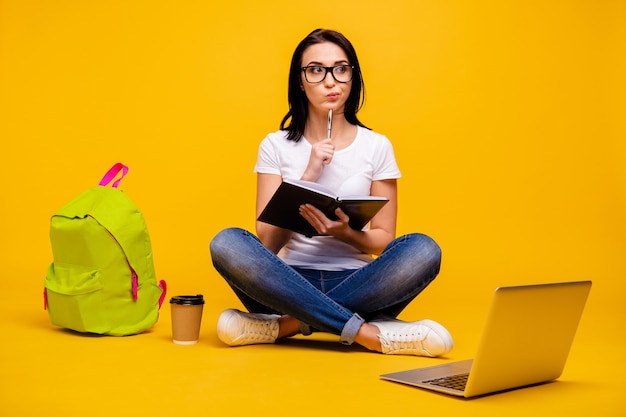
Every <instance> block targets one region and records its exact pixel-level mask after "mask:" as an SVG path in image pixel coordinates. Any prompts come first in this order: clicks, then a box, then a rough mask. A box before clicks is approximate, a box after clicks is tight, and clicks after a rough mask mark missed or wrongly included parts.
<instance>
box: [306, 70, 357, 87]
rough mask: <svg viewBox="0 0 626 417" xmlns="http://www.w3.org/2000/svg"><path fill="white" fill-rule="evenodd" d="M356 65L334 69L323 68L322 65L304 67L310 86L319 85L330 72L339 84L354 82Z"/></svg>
mask: <svg viewBox="0 0 626 417" xmlns="http://www.w3.org/2000/svg"><path fill="white" fill-rule="evenodd" d="M353 69H354V65H335V66H334V67H322V66H320V65H308V66H306V67H302V72H304V79H305V80H306V81H307V82H308V83H309V84H319V83H321V82H322V81H324V80H325V79H326V75H328V73H329V72H330V73H331V74H332V76H333V78H334V79H335V81H337V82H338V83H348V82H350V81H352V76H353V72H354V71H353Z"/></svg>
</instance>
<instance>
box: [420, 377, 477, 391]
mask: <svg viewBox="0 0 626 417" xmlns="http://www.w3.org/2000/svg"><path fill="white" fill-rule="evenodd" d="M468 377H469V373H467V374H459V375H451V376H447V377H445V378H437V379H430V380H428V381H424V382H425V383H427V384H431V385H437V386H439V387H445V388H451V389H455V390H459V391H463V390H465V384H467V378H468Z"/></svg>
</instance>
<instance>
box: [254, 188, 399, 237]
mask: <svg viewBox="0 0 626 417" xmlns="http://www.w3.org/2000/svg"><path fill="white" fill-rule="evenodd" d="M388 201H389V200H387V199H386V198H385V197H376V196H363V197H344V198H340V197H336V196H334V195H332V194H331V193H330V192H328V191H327V190H325V189H323V187H322V186H320V185H319V184H316V183H310V182H306V181H293V180H291V181H290V180H284V181H283V183H282V184H281V185H280V186H279V187H278V189H277V190H276V192H275V193H274V195H273V196H272V198H271V199H270V201H269V202H268V203H267V206H266V207H265V209H264V210H263V212H261V215H260V216H259V218H258V219H257V220H259V221H262V222H264V223H269V224H272V225H274V226H278V227H282V228H284V229H289V230H292V231H294V232H297V233H300V234H303V235H305V236H308V237H311V236H318V235H319V234H318V233H317V231H316V230H315V229H314V228H313V226H311V225H310V224H309V222H307V221H306V219H305V218H304V217H302V215H300V209H299V208H300V206H301V205H302V204H306V203H308V204H312V205H313V206H315V207H317V208H318V209H319V210H321V211H323V212H324V214H326V216H328V218H329V219H333V220H336V219H337V216H335V209H336V208H337V207H341V209H342V210H343V212H344V213H346V214H347V215H348V217H349V218H350V227H352V228H353V229H355V230H361V229H363V227H365V225H366V224H367V223H369V221H370V220H371V219H372V217H374V216H375V215H376V213H378V211H379V210H380V209H381V208H382V207H383V206H384V205H385V204H387V202H388Z"/></svg>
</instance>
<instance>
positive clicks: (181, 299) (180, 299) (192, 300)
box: [170, 294, 204, 305]
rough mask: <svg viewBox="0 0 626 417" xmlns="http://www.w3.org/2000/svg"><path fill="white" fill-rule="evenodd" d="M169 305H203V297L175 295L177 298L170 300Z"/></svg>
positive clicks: (199, 295)
mask: <svg viewBox="0 0 626 417" xmlns="http://www.w3.org/2000/svg"><path fill="white" fill-rule="evenodd" d="M170 304H182V305H199V304H204V297H203V296H202V294H197V295H177V296H174V297H172V298H170Z"/></svg>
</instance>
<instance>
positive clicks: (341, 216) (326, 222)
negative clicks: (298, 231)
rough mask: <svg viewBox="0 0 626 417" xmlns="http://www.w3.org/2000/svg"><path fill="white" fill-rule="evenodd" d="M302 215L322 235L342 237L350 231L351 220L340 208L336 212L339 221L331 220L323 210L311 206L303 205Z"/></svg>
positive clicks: (301, 207) (301, 208)
mask: <svg viewBox="0 0 626 417" xmlns="http://www.w3.org/2000/svg"><path fill="white" fill-rule="evenodd" d="M300 215H301V216H302V217H304V218H305V219H306V220H307V221H308V222H309V223H311V226H313V227H314V228H315V230H316V231H317V233H319V234H321V235H325V236H335V237H340V236H342V235H344V234H345V233H346V232H347V231H348V230H350V225H349V224H348V222H349V220H350V218H349V217H348V215H347V214H346V213H344V212H343V211H342V210H341V209H340V208H337V209H336V210H335V215H336V216H337V220H331V219H329V218H328V217H326V215H325V214H324V213H323V212H322V211H321V210H318V209H317V208H315V207H314V206H312V205H311V204H303V205H301V206H300Z"/></svg>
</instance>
